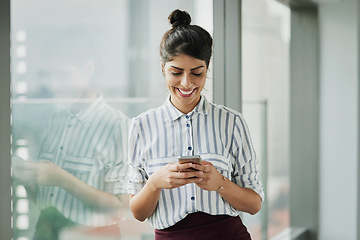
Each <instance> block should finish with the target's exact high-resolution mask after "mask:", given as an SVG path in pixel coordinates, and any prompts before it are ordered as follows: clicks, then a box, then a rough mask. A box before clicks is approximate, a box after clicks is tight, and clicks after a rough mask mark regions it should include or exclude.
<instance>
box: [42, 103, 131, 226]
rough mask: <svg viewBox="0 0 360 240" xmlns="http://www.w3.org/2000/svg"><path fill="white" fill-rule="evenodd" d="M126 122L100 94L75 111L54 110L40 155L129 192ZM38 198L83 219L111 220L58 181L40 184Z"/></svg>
mask: <svg viewBox="0 0 360 240" xmlns="http://www.w3.org/2000/svg"><path fill="white" fill-rule="evenodd" d="M127 124H128V118H127V117H126V116H125V115H123V114H122V113H121V112H118V111H116V110H114V109H112V108H111V107H109V106H108V105H106V104H105V101H104V100H103V98H102V97H101V98H99V99H97V100H96V101H95V102H93V103H92V104H91V105H90V106H89V107H87V108H86V109H84V110H82V111H80V112H79V113H77V114H75V115H73V114H71V113H69V112H67V111H66V112H62V113H59V114H55V115H54V116H53V117H52V118H51V119H49V120H48V121H47V122H46V125H45V129H44V132H43V135H42V136H43V137H42V141H41V146H40V155H39V160H48V161H52V162H54V163H55V164H56V165H58V166H60V167H61V168H63V169H64V170H66V171H68V172H69V173H71V174H73V175H74V176H76V177H77V178H79V179H80V180H82V181H83V182H85V183H87V184H89V185H90V186H92V187H94V188H97V189H100V190H102V191H106V192H110V193H113V194H119V193H125V192H126V191H127V186H126V184H127V181H128V180H127V169H128V168H127V166H128V164H127V162H126V161H124V159H125V158H126V155H127V152H126V151H127V146H126V144H127ZM37 203H38V204H39V206H40V208H41V209H44V208H46V207H48V206H53V207H56V208H57V209H58V210H59V211H60V212H61V213H62V214H63V215H64V216H65V217H67V218H69V219H71V220H72V221H74V222H76V223H79V224H82V225H87V226H102V225H106V224H109V221H111V220H107V219H106V215H105V214H104V213H101V212H98V211H95V210H93V209H90V208H88V207H86V206H85V205H84V204H83V203H82V202H81V201H79V200H77V199H76V198H74V197H73V196H72V195H70V194H69V193H67V192H66V191H65V190H64V189H62V188H59V187H47V186H40V187H39V191H38V197H37Z"/></svg>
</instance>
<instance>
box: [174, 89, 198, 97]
mask: <svg viewBox="0 0 360 240" xmlns="http://www.w3.org/2000/svg"><path fill="white" fill-rule="evenodd" d="M176 89H177V91H178V93H179V94H180V96H182V97H190V96H191V94H192V93H193V92H194V91H195V89H196V88H194V89H191V90H188V91H185V90H184V89H180V88H176Z"/></svg>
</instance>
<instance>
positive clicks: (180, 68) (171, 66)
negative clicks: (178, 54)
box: [170, 65, 204, 71]
mask: <svg viewBox="0 0 360 240" xmlns="http://www.w3.org/2000/svg"><path fill="white" fill-rule="evenodd" d="M170 67H172V68H175V69H178V70H181V71H184V69H183V68H179V67H175V66H173V65H170ZM203 67H204V66H203V65H201V66H198V67H196V68H192V69H190V71H193V70H196V69H199V68H203Z"/></svg>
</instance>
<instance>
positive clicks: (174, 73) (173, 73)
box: [171, 72, 181, 76]
mask: <svg viewBox="0 0 360 240" xmlns="http://www.w3.org/2000/svg"><path fill="white" fill-rule="evenodd" d="M171 74H172V75H174V76H178V75H180V74H181V72H171Z"/></svg>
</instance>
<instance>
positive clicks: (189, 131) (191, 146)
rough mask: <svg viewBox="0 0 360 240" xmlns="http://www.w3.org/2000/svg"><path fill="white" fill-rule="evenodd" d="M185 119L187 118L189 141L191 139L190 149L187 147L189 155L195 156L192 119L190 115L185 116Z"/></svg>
mask: <svg viewBox="0 0 360 240" xmlns="http://www.w3.org/2000/svg"><path fill="white" fill-rule="evenodd" d="M185 118H186V125H185V126H186V128H187V130H188V131H187V132H188V137H189V138H188V139H189V141H188V147H187V149H188V151H189V153H188V154H189V155H193V150H194V148H193V137H192V127H191V118H190V116H189V115H185Z"/></svg>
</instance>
